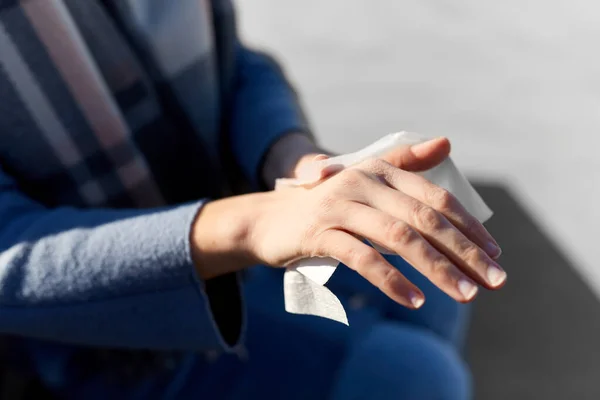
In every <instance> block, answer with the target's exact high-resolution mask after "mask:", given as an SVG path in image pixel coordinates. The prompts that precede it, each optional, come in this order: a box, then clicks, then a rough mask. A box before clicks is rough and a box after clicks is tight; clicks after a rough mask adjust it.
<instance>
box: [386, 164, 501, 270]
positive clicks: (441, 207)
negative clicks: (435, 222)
mask: <svg viewBox="0 0 600 400" xmlns="http://www.w3.org/2000/svg"><path fill="white" fill-rule="evenodd" d="M386 180H388V181H389V183H390V184H391V186H393V187H394V188H396V189H398V190H401V191H402V192H404V193H406V194H407V195H409V196H411V197H413V198H415V199H417V200H418V201H420V202H422V203H424V204H427V205H428V206H430V207H431V208H433V209H434V210H436V211H438V212H439V213H441V214H443V215H444V216H445V217H446V218H447V219H448V220H449V221H450V222H451V223H452V224H453V225H454V226H456V227H457V228H458V229H459V230H460V231H461V232H462V233H463V234H464V235H465V236H467V237H468V238H469V239H470V240H472V241H473V242H474V243H476V244H477V245H478V246H479V247H481V248H482V249H483V250H484V251H485V252H486V253H487V254H488V255H489V256H490V257H492V258H498V257H499V256H500V254H501V252H502V251H501V250H500V246H498V243H496V241H495V240H494V238H493V237H492V235H490V234H489V232H488V231H487V230H486V229H485V227H484V226H483V224H481V223H480V222H479V221H478V220H477V219H476V218H475V217H473V216H472V215H471V214H469V212H467V210H465V208H464V207H463V206H462V204H460V202H459V201H458V200H457V199H456V197H455V196H454V195H452V193H450V192H448V191H447V190H445V189H443V188H441V187H439V186H436V185H434V184H433V183H431V182H429V181H428V180H427V179H425V178H423V177H422V176H418V175H415V174H411V173H406V172H404V171H400V170H396V171H392V172H391V173H390V174H389V175H386Z"/></svg>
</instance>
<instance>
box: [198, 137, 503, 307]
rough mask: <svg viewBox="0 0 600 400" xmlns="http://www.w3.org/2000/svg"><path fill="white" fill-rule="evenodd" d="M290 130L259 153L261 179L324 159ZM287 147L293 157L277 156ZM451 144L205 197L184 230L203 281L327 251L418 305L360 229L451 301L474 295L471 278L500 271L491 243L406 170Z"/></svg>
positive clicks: (487, 281) (488, 279)
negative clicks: (303, 179) (309, 183)
mask: <svg viewBox="0 0 600 400" xmlns="http://www.w3.org/2000/svg"><path fill="white" fill-rule="evenodd" d="M290 137H291V139H290V141H289V142H287V143H277V144H276V145H275V146H274V147H273V150H272V152H271V153H270V155H269V157H274V158H271V159H269V157H267V160H266V161H265V170H264V171H263V177H264V178H265V180H267V179H273V180H274V179H275V177H282V176H287V177H296V176H297V175H298V174H302V172H303V171H306V169H309V168H311V167H313V166H312V164H311V163H312V161H314V160H315V159H319V158H324V157H327V155H325V154H323V153H324V152H323V151H321V150H320V149H318V148H316V146H314V145H312V144H311V143H309V142H301V141H302V140H308V139H300V138H298V137H297V136H294V135H292V136H290ZM278 145H279V146H278ZM286 152H288V153H287V154H291V156H289V157H283V156H282V155H283V154H286ZM449 152H450V143H449V142H448V140H447V139H445V138H438V139H434V140H431V141H429V142H426V143H423V144H420V145H415V146H411V147H404V148H400V149H398V150H395V151H393V152H392V153H390V154H387V155H386V156H384V157H382V159H373V160H368V161H366V162H363V163H361V164H359V165H357V166H355V167H351V168H347V169H345V170H342V171H321V175H320V176H321V180H320V182H319V183H318V184H317V185H315V186H314V187H311V188H290V189H286V190H281V191H277V192H274V191H270V192H265V193H256V194H250V195H245V196H236V197H231V198H228V199H223V200H218V201H214V202H211V203H208V204H207V205H205V206H204V207H203V209H202V210H201V211H200V213H199V214H198V216H197V218H196V221H195V222H194V224H193V227H192V233H191V238H190V239H191V249H192V255H193V259H194V262H195V264H196V267H197V269H198V272H199V274H200V276H201V277H203V278H204V279H210V278H212V277H215V276H218V275H221V274H224V273H227V272H233V271H237V270H240V269H243V268H246V267H248V266H251V265H255V264H266V265H270V266H273V267H285V266H287V265H290V264H291V263H293V262H294V261H297V260H298V259H301V258H306V257H332V258H335V259H337V260H339V261H341V262H342V263H344V264H346V265H347V266H348V267H350V268H352V269H354V270H356V271H357V272H358V273H359V274H360V275H362V276H363V277H364V278H365V279H367V280H368V281H369V282H371V283H372V284H373V285H375V286H376V287H378V288H379V289H380V290H381V291H383V292H384V293H385V294H386V295H387V296H389V297H390V298H391V299H393V300H395V301H397V302H398V303H400V304H402V305H404V306H406V307H410V308H418V307H420V306H421V305H422V304H423V302H424V301H425V298H424V296H423V293H422V292H421V291H420V290H419V289H418V288H417V287H416V286H414V285H413V284H412V283H411V282H410V281H408V280H407V279H406V278H405V277H404V276H403V275H402V274H401V273H400V272H399V271H398V270H397V269H396V268H394V267H393V266H392V265H390V264H389V263H388V262H387V261H386V260H385V259H384V258H383V257H382V256H381V254H379V253H378V252H377V251H376V250H374V249H373V248H371V247H370V246H368V245H366V244H365V243H363V242H362V241H361V240H360V239H358V238H357V237H364V238H368V239H370V240H371V241H373V242H375V243H377V244H379V245H381V246H383V247H385V248H387V249H389V250H391V251H393V252H394V253H397V254H399V255H401V256H402V257H404V258H405V259H406V260H407V261H408V262H409V263H410V264H411V265H413V266H414V267H415V268H416V269H417V270H419V271H420V272H421V273H423V274H424V275H425V276H426V277H427V278H428V279H429V280H431V281H432V282H433V283H434V284H435V285H437V286H438V287H439V288H440V289H442V290H443V291H444V292H446V293H447V294H448V295H449V296H451V297H452V298H454V299H455V300H457V301H460V302H469V301H471V300H473V298H474V297H475V296H476V294H477V290H478V286H483V287H485V288H487V289H498V288H500V287H501V286H502V285H503V284H504V282H505V280H506V274H505V273H504V271H503V270H502V268H501V267H500V266H499V265H498V264H497V263H496V261H495V260H494V259H495V258H497V257H498V256H499V255H500V248H499V247H498V245H497V243H496V242H495V241H494V239H493V238H492V237H491V235H490V234H489V233H488V232H487V231H486V229H485V228H484V227H483V225H481V224H480V223H479V222H478V221H477V220H476V219H475V218H474V217H473V216H471V215H470V214H469V213H468V212H467V211H466V210H465V209H464V208H463V207H462V206H461V204H460V203H459V202H458V201H457V200H456V198H455V197H454V196H453V195H452V194H450V193H448V192H447V191H445V190H444V189H442V188H440V187H438V186H435V185H434V184H432V183H430V182H429V181H427V180H425V179H424V178H422V177H420V176H418V175H416V174H414V173H412V172H411V171H420V170H424V169H428V168H431V167H433V166H435V165H437V164H439V163H440V162H441V161H443V160H444V159H445V158H446V157H447V156H448V154H449ZM290 160H291V161H290ZM268 184H270V185H271V187H272V183H271V181H269V182H268Z"/></svg>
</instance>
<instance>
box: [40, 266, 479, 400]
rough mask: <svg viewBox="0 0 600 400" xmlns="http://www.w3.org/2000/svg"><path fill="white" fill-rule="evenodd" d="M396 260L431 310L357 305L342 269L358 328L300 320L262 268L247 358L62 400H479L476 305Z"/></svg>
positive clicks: (96, 386) (254, 291)
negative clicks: (466, 355)
mask: <svg viewBox="0 0 600 400" xmlns="http://www.w3.org/2000/svg"><path fill="white" fill-rule="evenodd" d="M392 261H393V262H394V264H395V265H396V266H397V267H398V268H399V269H400V270H401V271H402V272H403V273H404V274H406V275H411V276H412V279H414V280H415V282H418V283H419V285H420V286H421V287H422V289H423V292H424V293H425V295H426V296H427V303H428V304H429V307H428V308H423V309H421V310H418V311H411V312H410V313H402V312H397V311H400V310H403V308H402V307H401V306H399V305H397V304H394V303H393V302H391V301H390V302H375V301H373V299H374V298H375V297H376V296H368V297H369V299H370V300H367V301H364V302H357V301H356V299H357V297H356V296H363V294H364V293H365V292H364V286H363V282H361V281H360V280H358V279H356V274H355V273H354V272H353V271H351V270H350V269H348V268H346V267H344V266H341V267H340V268H338V270H337V271H336V272H335V274H334V277H333V278H332V282H331V283H332V285H331V286H332V287H335V289H334V290H336V289H340V288H344V289H345V293H344V294H340V298H341V300H342V303H343V304H344V306H345V307H346V309H347V311H348V318H349V321H350V326H349V327H347V326H345V325H342V324H339V323H337V322H333V321H330V320H326V319H322V318H318V317H312V316H300V315H292V314H289V313H287V312H285V310H284V308H283V291H282V288H281V278H282V275H281V271H279V270H273V269H269V268H266V267H257V268H255V269H253V270H251V271H250V273H249V276H248V279H247V280H246V284H245V288H244V292H245V297H246V299H247V308H248V330H247V336H246V354H245V355H243V356H242V357H238V356H236V355H232V354H216V353H215V354H207V355H194V354H189V355H188V356H187V357H186V358H185V360H184V361H183V362H182V363H180V364H179V365H178V367H177V368H176V369H175V370H172V371H171V372H167V373H164V374H162V375H160V376H155V377H154V378H152V379H146V380H143V381H141V382H139V383H138V384H137V385H135V386H133V387H130V388H128V389H121V390H119V389H117V388H115V387H113V386H111V385H107V384H106V382H105V381H103V380H102V379H100V378H98V377H94V378H93V379H89V380H87V381H81V382H78V383H77V385H72V386H70V387H69V390H68V391H65V392H62V393H61V394H62V396H63V397H64V398H67V399H79V398H86V399H90V400H95V399H98V400H100V399H105V398H112V399H154V398H156V399H158V398H161V399H175V398H181V399H193V398H202V399H204V400H213V399H214V400H217V399H218V400H238V399H239V400H242V399H262V400H276V399H286V400H305V399H311V400H313V399H314V400H320V399H322V400H325V399H330V400H348V399H357V400H358V399H377V400H388V399H390V400H391V399H394V400H468V399H470V398H471V396H472V394H471V376H470V373H469V371H468V369H467V367H466V365H465V363H464V361H463V360H462V357H461V354H460V349H459V348H460V343H459V342H460V341H461V340H462V339H461V338H460V335H457V332H461V331H463V330H464V328H465V317H466V316H467V315H468V312H469V306H465V305H461V304H458V303H456V302H455V301H454V300H452V299H450V298H449V297H448V296H446V295H445V294H443V293H442V292H441V291H440V290H439V289H437V288H436V287H434V286H433V285H431V284H429V283H428V282H427V281H425V280H424V279H423V278H422V277H420V278H419V276H418V273H416V274H415V273H414V272H413V271H414V270H413V268H412V267H410V266H409V265H407V264H406V263H405V262H404V261H403V260H402V259H401V258H399V257H394V259H393V260H392ZM373 294H374V293H373ZM440 310H445V311H446V312H447V314H445V313H441V312H439V311H440ZM46 351H48V350H46ZM52 367H53V366H49V368H48V370H49V371H52ZM55 379H56V377H55Z"/></svg>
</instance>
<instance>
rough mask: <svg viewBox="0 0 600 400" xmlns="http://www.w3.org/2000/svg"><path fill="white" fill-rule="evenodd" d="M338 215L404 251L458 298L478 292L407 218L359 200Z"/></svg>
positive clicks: (349, 228) (362, 233)
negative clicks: (393, 214) (406, 220)
mask: <svg viewBox="0 0 600 400" xmlns="http://www.w3.org/2000/svg"><path fill="white" fill-rule="evenodd" d="M338 218H339V220H340V221H342V222H341V223H340V225H341V228H342V229H344V230H347V231H349V232H353V233H356V234H358V235H360V236H361V237H365V238H368V239H369V240H372V241H373V242H375V243H377V244H379V245H382V246H384V247H385V248H388V249H390V250H392V251H393V252H395V253H397V254H399V255H401V256H402V257H403V258H404V259H405V260H406V261H408V262H409V263H410V264H411V265H412V266H414V268H415V269H417V270H418V271H419V272H421V273H422V274H423V275H424V276H426V277H427V278H428V279H429V280H430V281H431V282H432V283H433V284H434V285H436V286H437V287H439V288H440V289H441V290H442V291H444V292H445V293H446V294H448V295H449V296H450V297H452V298H454V299H455V300H457V301H460V302H468V301H471V300H473V299H474V297H475V295H476V294H477V285H476V284H475V283H474V282H473V280H472V279H470V278H469V277H468V276H467V274H465V273H464V272H462V271H461V270H460V269H459V268H457V266H456V265H455V264H454V263H453V262H452V261H451V260H450V259H448V258H447V257H446V256H444V255H443V254H442V253H440V251H438V250H437V249H436V248H435V247H434V246H433V245H432V244H431V243H430V242H429V241H428V240H427V239H425V238H424V237H423V236H422V235H421V234H420V233H419V232H418V231H417V230H416V229H415V228H413V227H412V226H411V225H410V224H408V223H407V222H404V221H402V220H400V219H398V218H395V217H393V216H391V215H390V214H387V213H385V212H382V211H380V210H377V209H375V208H371V207H369V206H367V205H364V204H358V203H350V204H348V205H347V206H346V207H344V212H343V213H341V215H339V216H338Z"/></svg>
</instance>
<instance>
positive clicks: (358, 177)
mask: <svg viewBox="0 0 600 400" xmlns="http://www.w3.org/2000/svg"><path fill="white" fill-rule="evenodd" d="M340 178H341V184H342V186H343V187H344V188H350V189H354V188H356V187H357V186H360V185H361V184H362V182H363V181H364V180H365V178H366V176H365V174H364V172H362V171H361V170H359V169H356V168H348V169H345V170H344V171H342V173H341V174H340Z"/></svg>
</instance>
